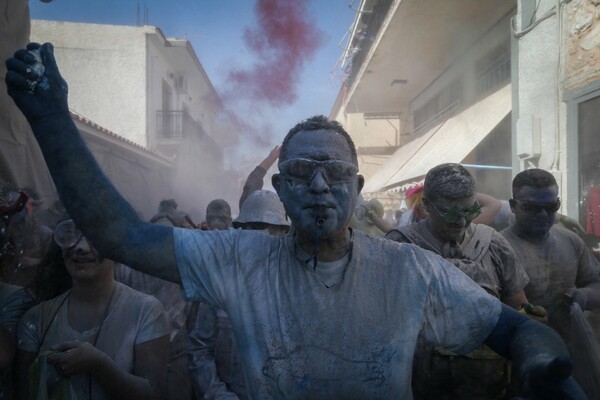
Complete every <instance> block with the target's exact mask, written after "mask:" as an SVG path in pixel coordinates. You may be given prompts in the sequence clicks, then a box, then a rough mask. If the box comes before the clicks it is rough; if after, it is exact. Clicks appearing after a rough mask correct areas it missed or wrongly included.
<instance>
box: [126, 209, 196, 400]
mask: <svg viewBox="0 0 600 400" xmlns="http://www.w3.org/2000/svg"><path fill="white" fill-rule="evenodd" d="M150 221H151V222H152V223H155V224H159V225H164V226H171V227H177V228H187V229H194V228H195V224H194V223H193V222H192V221H191V219H190V218H189V216H188V215H187V214H186V213H184V212H182V211H179V210H177V202H176V201H175V200H174V199H168V200H162V201H161V202H160V204H159V206H158V213H157V214H155V215H154V216H153V217H152V219H151V220H150ZM115 279H116V280H117V282H121V283H123V284H125V285H127V286H129V287H131V288H133V289H135V290H137V291H139V292H142V293H145V294H149V295H151V296H154V297H156V298H157V299H158V300H160V302H161V304H162V306H163V307H164V309H165V312H166V315H167V319H168V321H169V330H170V332H169V342H170V346H169V359H168V363H167V379H166V382H165V385H164V390H163V393H162V395H161V398H162V399H164V400H171V399H175V400H190V399H192V397H193V389H192V381H191V379H190V375H189V372H188V356H187V353H188V350H189V344H190V343H189V338H188V328H187V325H188V323H189V320H190V319H191V318H192V317H193V314H194V313H195V312H194V310H193V309H192V304H191V303H189V302H186V301H185V299H184V298H183V295H182V293H181V288H180V286H179V285H177V284H175V283H172V282H168V281H165V280H163V279H159V278H156V277H154V276H152V275H148V274H145V273H143V272H140V271H136V270H134V269H132V268H129V267H128V266H126V265H123V264H117V265H116V266H115Z"/></svg>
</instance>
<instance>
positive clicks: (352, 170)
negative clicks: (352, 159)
mask: <svg viewBox="0 0 600 400" xmlns="http://www.w3.org/2000/svg"><path fill="white" fill-rule="evenodd" d="M317 168H321V171H323V174H324V175H325V180H326V181H327V183H329V184H330V185H335V184H339V183H348V182H352V181H353V180H354V179H355V178H356V174H358V167H357V166H356V165H354V164H352V163H349V162H347V161H342V160H325V161H315V160H311V159H309V158H293V159H291V160H286V161H283V162H281V163H279V171H280V172H281V174H282V175H283V176H285V177H286V178H287V179H291V180H296V181H300V182H304V183H307V184H309V183H310V182H311V181H312V179H313V177H314V176H315V174H316V172H317Z"/></svg>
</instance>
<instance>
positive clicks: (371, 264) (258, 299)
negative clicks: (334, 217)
mask: <svg viewBox="0 0 600 400" xmlns="http://www.w3.org/2000/svg"><path fill="white" fill-rule="evenodd" d="M353 236H354V240H353V250H352V253H351V256H350V257H348V258H347V263H345V265H344V266H343V268H341V269H340V266H339V263H338V262H333V263H324V262H319V263H318V264H317V266H316V269H314V268H313V263H312V262H309V263H306V262H305V260H306V257H305V254H302V252H301V251H300V249H298V248H297V246H296V244H295V240H294V237H293V236H285V237H275V236H270V235H265V234H263V233H258V232H252V231H240V230H230V231H209V232H203V231H194V230H186V229H175V233H174V240H175V254H176V258H177V264H178V267H179V272H180V275H181V278H182V281H183V285H184V289H185V292H186V295H187V296H188V298H190V299H193V300H196V301H206V302H208V303H210V304H213V305H215V306H217V307H219V308H221V309H223V310H224V311H225V312H227V314H228V315H229V317H230V319H231V323H232V325H233V329H234V332H235V337H236V341H237V344H238V348H239V350H240V355H241V358H242V363H243V367H244V374H245V379H246V384H247V387H248V391H249V395H250V397H251V398H257V399H267V398H286V399H331V398H336V399H365V398H369V399H392V398H397V399H411V398H412V393H411V389H410V380H411V379H410V378H411V367H412V359H413V354H414V350H415V344H416V342H417V338H418V336H419V335H420V334H421V335H423V336H424V337H425V339H426V340H427V341H429V342H431V343H433V344H435V345H440V346H444V347H446V348H448V349H450V350H452V351H454V352H457V353H462V354H464V353H468V352H469V351H471V350H473V349H474V348H475V347H477V346H479V345H480V344H481V343H482V342H483V341H484V340H485V339H486V337H487V336H488V335H489V333H490V332H491V331H492V329H493V328H494V327H495V325H496V323H497V321H498V317H499V314H500V310H501V305H500V302H499V301H498V300H497V299H494V298H493V297H491V296H488V295H487V294H486V293H485V292H484V291H483V290H482V289H481V288H480V287H479V286H477V285H476V284H475V283H474V282H473V281H472V280H471V279H469V278H468V277H467V276H466V275H464V274H463V273H462V272H460V271H458V270H457V269H456V268H454V267H453V266H449V264H448V262H447V261H445V260H444V259H443V258H441V257H439V256H437V255H435V254H434V253H431V252H428V251H424V250H422V249H419V248H418V247H416V246H413V245H409V244H398V243H394V242H392V241H388V240H382V239H377V238H373V237H370V236H368V235H366V234H363V233H361V232H354V233H353ZM332 270H333V271H332Z"/></svg>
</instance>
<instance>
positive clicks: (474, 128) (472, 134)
mask: <svg viewBox="0 0 600 400" xmlns="http://www.w3.org/2000/svg"><path fill="white" fill-rule="evenodd" d="M510 111H511V85H510V84H508V85H506V86H504V87H503V88H502V89H500V90H498V91H496V92H494V93H493V94H491V95H490V96H488V97H486V98H485V99H483V100H481V101H479V102H477V103H475V104H473V105H472V106H471V107H469V108H468V109H466V110H464V111H463V112H461V113H460V114H458V115H456V116H454V117H452V118H450V119H448V120H446V121H445V122H443V123H441V124H439V125H437V126H435V127H434V128H432V129H431V130H429V131H428V132H427V133H425V134H423V135H422V136H420V137H418V138H416V139H414V140H413V141H411V142H409V143H407V144H405V145H404V146H402V147H400V148H399V149H398V150H397V151H396V152H395V153H394V155H393V156H392V157H390V159H389V160H388V161H387V162H386V163H385V164H384V165H383V166H382V167H381V169H380V170H379V171H377V173H375V175H373V176H372V177H371V178H370V179H369V181H368V182H366V183H365V187H364V189H363V192H364V193H373V192H379V191H382V190H387V189H391V188H393V187H396V186H399V185H402V184H405V183H408V182H410V181H416V180H418V179H420V178H422V177H423V176H425V175H426V174H427V171H429V170H430V169H431V168H433V167H434V166H436V165H438V164H442V163H448V162H453V163H460V162H462V161H463V160H464V159H465V157H467V156H468V155H469V153H471V151H473V149H474V148H475V147H477V145H479V143H481V141H482V140H483V139H484V138H485V137H486V136H487V135H488V134H489V133H490V132H491V131H492V130H493V129H494V128H495V127H496V126H497V125H498V124H499V123H500V122H501V121H502V120H503V119H504V118H505V117H506V116H507V115H508V113H510Z"/></svg>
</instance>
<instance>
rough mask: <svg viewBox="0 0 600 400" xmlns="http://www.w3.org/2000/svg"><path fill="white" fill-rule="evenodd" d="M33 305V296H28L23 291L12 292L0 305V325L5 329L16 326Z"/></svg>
mask: <svg viewBox="0 0 600 400" xmlns="http://www.w3.org/2000/svg"><path fill="white" fill-rule="evenodd" d="M33 304H34V299H33V296H31V295H30V294H28V293H27V291H26V290H25V289H19V290H17V291H15V292H13V293H12V294H11V295H9V296H8V297H7V298H6V300H5V301H4V303H3V304H2V305H0V325H2V326H5V327H10V326H17V325H18V324H19V321H20V320H21V317H23V315H24V314H25V312H26V311H27V310H29V308H30V307H31V306H32V305H33Z"/></svg>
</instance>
